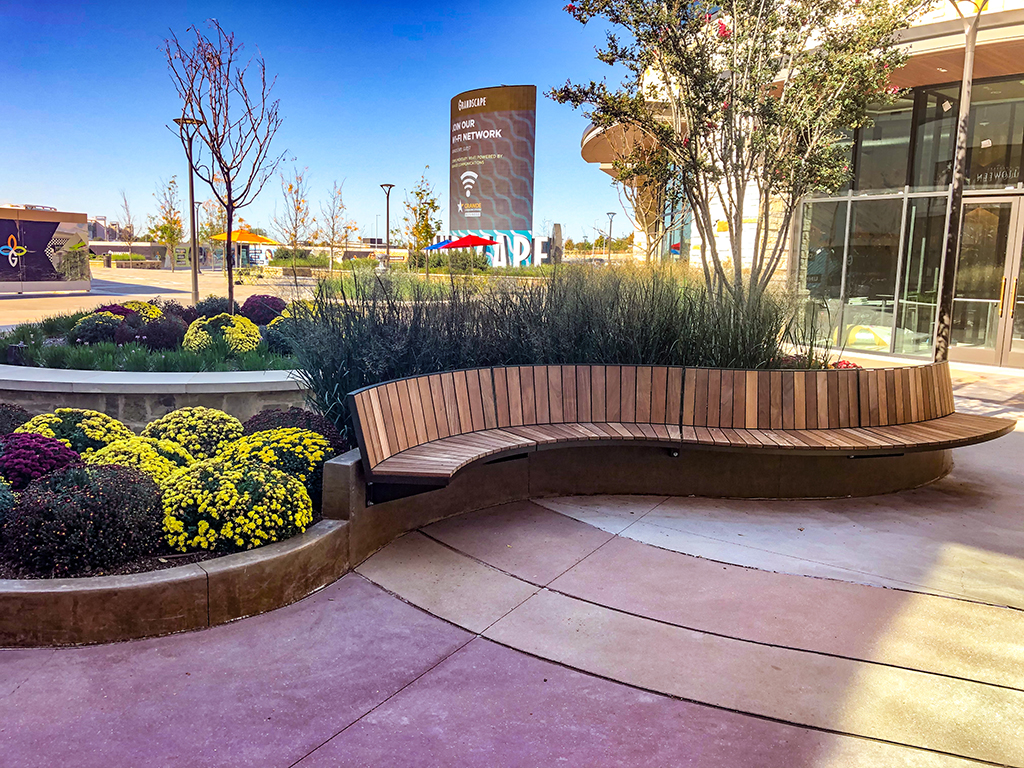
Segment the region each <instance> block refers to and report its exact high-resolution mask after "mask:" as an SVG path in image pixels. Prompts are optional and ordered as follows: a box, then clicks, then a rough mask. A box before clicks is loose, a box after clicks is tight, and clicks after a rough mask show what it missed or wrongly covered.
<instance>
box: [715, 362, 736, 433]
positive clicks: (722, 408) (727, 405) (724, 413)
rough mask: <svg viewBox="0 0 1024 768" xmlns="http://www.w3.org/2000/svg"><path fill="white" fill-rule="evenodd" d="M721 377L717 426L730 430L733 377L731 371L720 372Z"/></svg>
mask: <svg viewBox="0 0 1024 768" xmlns="http://www.w3.org/2000/svg"><path fill="white" fill-rule="evenodd" d="M721 375H722V384H721V387H722V390H721V392H720V393H719V396H718V401H719V406H718V425H719V426H720V427H723V428H728V429H732V405H733V401H734V395H733V379H734V378H735V376H734V375H733V372H732V371H722V372H721Z"/></svg>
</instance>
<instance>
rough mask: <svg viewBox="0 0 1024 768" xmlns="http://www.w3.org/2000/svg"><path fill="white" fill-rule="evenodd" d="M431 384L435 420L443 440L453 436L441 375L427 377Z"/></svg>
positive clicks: (440, 438)
mask: <svg viewBox="0 0 1024 768" xmlns="http://www.w3.org/2000/svg"><path fill="white" fill-rule="evenodd" d="M427 381H428V382H429V384H430V400H431V402H432V403H433V406H434V420H435V421H436V422H437V437H438V439H439V440H443V439H444V438H446V437H449V436H450V435H451V430H450V429H449V428H448V413H447V410H446V409H445V404H444V390H443V388H442V386H441V376H440V374H431V375H430V376H428V377H427Z"/></svg>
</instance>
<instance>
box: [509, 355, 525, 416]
mask: <svg viewBox="0 0 1024 768" xmlns="http://www.w3.org/2000/svg"><path fill="white" fill-rule="evenodd" d="M525 370H526V369H523V368H516V367H514V366H512V367H509V368H506V369H505V381H506V382H507V383H506V386H507V387H508V425H507V426H510V427H518V426H520V425H521V424H523V421H524V419H523V409H524V407H525V403H526V393H525V392H524V390H523V381H522V377H523V372H524V371H525Z"/></svg>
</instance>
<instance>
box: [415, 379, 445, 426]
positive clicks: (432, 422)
mask: <svg viewBox="0 0 1024 768" xmlns="http://www.w3.org/2000/svg"><path fill="white" fill-rule="evenodd" d="M416 388H417V390H418V391H419V398H420V408H422V409H423V425H424V428H425V429H426V432H427V440H426V441H427V442H432V441H434V440H437V439H438V438H439V437H440V435H439V434H438V432H437V416H436V415H435V413H434V399H433V397H432V396H431V394H430V377H429V376H417V377H416Z"/></svg>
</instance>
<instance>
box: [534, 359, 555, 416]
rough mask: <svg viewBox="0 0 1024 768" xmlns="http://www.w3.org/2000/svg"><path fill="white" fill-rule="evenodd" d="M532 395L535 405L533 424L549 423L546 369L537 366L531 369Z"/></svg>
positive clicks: (549, 406) (549, 410) (549, 407)
mask: <svg viewBox="0 0 1024 768" xmlns="http://www.w3.org/2000/svg"><path fill="white" fill-rule="evenodd" d="M533 394H534V397H535V399H536V403H537V418H536V420H535V422H534V423H535V424H548V423H550V422H551V403H550V400H549V399H548V369H547V368H546V367H545V366H543V365H538V366H536V367H535V368H534V369H533Z"/></svg>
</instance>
